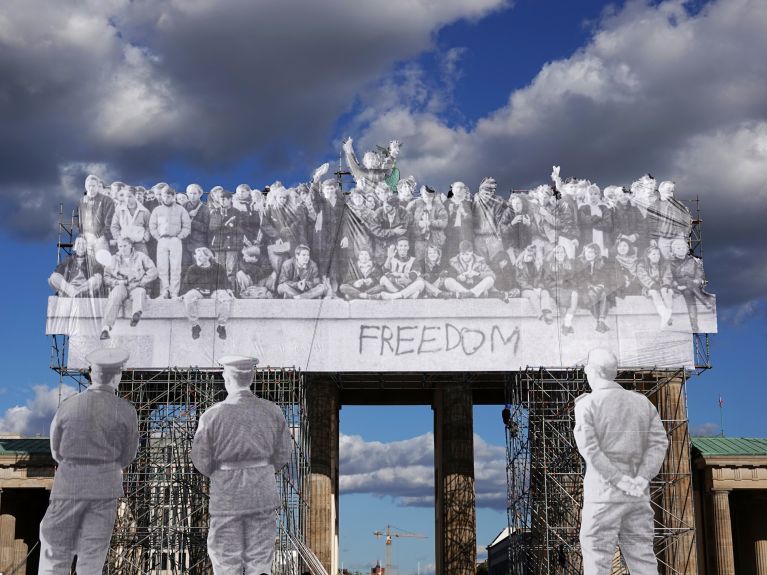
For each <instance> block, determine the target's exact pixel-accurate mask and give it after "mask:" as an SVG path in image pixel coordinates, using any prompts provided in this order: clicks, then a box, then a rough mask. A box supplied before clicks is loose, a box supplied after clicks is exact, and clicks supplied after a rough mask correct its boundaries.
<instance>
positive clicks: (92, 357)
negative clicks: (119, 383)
mask: <svg viewBox="0 0 767 575" xmlns="http://www.w3.org/2000/svg"><path fill="white" fill-rule="evenodd" d="M129 357H130V352H128V351H127V350H125V349H121V348H119V347H107V348H103V349H97V350H96V351H92V352H91V353H89V354H88V355H87V356H86V357H85V359H87V360H88V363H89V364H90V365H91V367H92V368H93V369H99V370H101V371H105V372H113V371H121V370H122V368H123V366H124V365H125V363H126V362H127V361H128V358H129Z"/></svg>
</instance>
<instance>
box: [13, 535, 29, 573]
mask: <svg viewBox="0 0 767 575" xmlns="http://www.w3.org/2000/svg"><path fill="white" fill-rule="evenodd" d="M13 546H14V560H13V566H14V567H16V568H18V569H19V571H18V572H19V573H26V566H27V553H29V549H28V546H27V544H26V543H24V540H23V539H16V541H14V544H13ZM22 566H23V567H24V568H23V569H22V568H21V567H22Z"/></svg>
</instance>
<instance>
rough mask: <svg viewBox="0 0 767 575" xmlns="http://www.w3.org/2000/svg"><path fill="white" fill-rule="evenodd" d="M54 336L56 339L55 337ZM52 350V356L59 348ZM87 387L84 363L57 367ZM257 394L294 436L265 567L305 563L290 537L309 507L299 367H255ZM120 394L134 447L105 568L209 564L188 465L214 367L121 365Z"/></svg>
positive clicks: (163, 574) (173, 574)
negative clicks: (131, 412)
mask: <svg viewBox="0 0 767 575" xmlns="http://www.w3.org/2000/svg"><path fill="white" fill-rule="evenodd" d="M58 345H59V346H60V345H61V342H58ZM59 357H61V356H59ZM57 371H59V373H60V374H61V376H62V377H70V378H74V379H76V380H78V381H79V384H80V386H81V388H83V387H85V386H87V380H88V376H87V373H85V372H78V371H72V370H67V369H66V367H65V366H64V365H63V364H62V365H61V366H60V369H57ZM254 389H255V392H256V395H258V396H259V397H262V398H264V399H267V400H269V401H272V402H274V403H276V404H277V405H278V406H279V407H280V408H281V409H282V412H283V414H284V415H285V419H286V421H287V423H288V426H289V428H290V430H291V433H292V436H293V443H294V449H293V451H292V454H291V459H290V462H289V463H288V465H287V466H285V467H284V468H283V469H282V470H280V472H279V474H278V476H277V485H278V493H279V495H280V498H281V502H282V505H281V507H280V509H279V510H278V512H277V540H276V547H275V560H274V569H273V573H275V574H280V575H296V574H298V573H302V572H303V570H304V565H303V563H302V558H301V554H300V548H299V546H298V545H297V543H296V542H297V541H298V542H300V543H304V542H305V539H306V522H307V520H308V516H309V483H308V476H309V452H310V444H309V429H308V418H307V411H306V397H305V386H304V381H303V375H302V374H301V373H300V372H299V371H296V370H293V369H271V368H265V369H257V370H256V373H255V376H254ZM119 395H120V396H121V397H123V398H124V399H126V400H127V401H130V402H131V404H132V405H133V406H134V407H135V408H136V411H137V413H138V425H139V450H138V454H137V456H136V459H135V460H134V462H133V463H132V464H131V465H130V467H129V468H128V469H127V470H126V471H125V473H124V480H123V485H124V489H125V496H124V497H122V498H121V499H120V500H119V502H118V512H117V521H116V525H115V530H114V532H113V534H112V541H111V544H110V550H109V555H108V557H107V563H106V566H105V570H104V573H105V574H114V575H146V574H153V575H178V574H181V573H185V574H186V573H189V574H191V575H194V574H207V573H210V562H209V560H208V554H207V544H206V538H207V530H208V529H207V527H208V513H207V510H208V480H207V478H205V477H204V476H203V475H201V474H200V473H199V472H197V471H196V470H195V468H194V466H193V465H192V460H191V445H192V439H193V438H194V433H195V431H196V429H197V424H198V421H199V417H200V415H202V413H204V412H205V410H206V409H207V408H209V407H210V406H211V405H213V404H214V403H216V402H218V401H221V400H222V399H224V397H225V396H226V392H225V389H224V382H223V378H222V375H221V370H206V371H201V370H196V369H183V370H182V369H168V370H164V371H140V370H128V371H125V372H124V373H123V377H122V380H121V382H120V391H119Z"/></svg>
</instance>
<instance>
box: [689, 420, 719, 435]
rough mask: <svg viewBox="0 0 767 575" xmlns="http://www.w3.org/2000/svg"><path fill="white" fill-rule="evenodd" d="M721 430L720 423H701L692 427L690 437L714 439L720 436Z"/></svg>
mask: <svg viewBox="0 0 767 575" xmlns="http://www.w3.org/2000/svg"><path fill="white" fill-rule="evenodd" d="M720 431H721V428H720V427H719V424H718V423H712V422H707V423H701V424H699V425H693V426H692V427H690V435H692V436H695V437H712V436H714V435H719V432H720Z"/></svg>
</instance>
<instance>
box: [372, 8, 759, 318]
mask: <svg viewBox="0 0 767 575" xmlns="http://www.w3.org/2000/svg"><path fill="white" fill-rule="evenodd" d="M765 30H767V3H765V2H761V1H759V0H716V1H712V2H709V3H707V4H705V5H704V6H703V7H702V9H701V10H700V11H699V12H697V13H691V12H689V11H688V10H687V3H686V2H683V1H682V0H668V1H666V2H662V3H660V4H657V5H656V4H654V3H649V2H645V1H639V0H633V1H629V2H627V3H626V5H625V7H624V8H623V9H620V10H615V9H614V10H611V11H608V12H606V13H605V15H604V16H603V18H602V19H601V20H600V22H599V23H598V25H597V26H596V28H595V31H594V33H593V36H592V38H591V40H590V41H589V42H588V43H587V44H586V45H585V46H583V47H582V48H580V49H579V50H577V51H576V52H575V53H573V54H572V55H571V56H570V57H568V58H564V59H561V60H557V61H553V62H549V63H547V64H546V65H544V66H543V67H542V68H541V70H540V71H539V73H538V74H537V75H536V76H535V78H533V79H532V81H531V82H530V83H529V85H527V86H525V87H523V88H521V89H518V90H516V91H514V92H513V93H511V94H510V95H509V98H508V101H507V104H506V105H505V106H503V107H502V108H500V109H498V110H495V111H493V112H491V113H489V114H487V115H486V116H485V117H483V118H481V119H479V120H478V121H477V122H476V123H474V124H473V125H459V126H455V125H451V124H450V123H449V122H448V121H447V120H446V119H445V118H443V117H442V116H440V115H439V114H436V113H433V112H431V111H430V110H428V109H423V107H421V106H412V105H411V104H410V102H409V100H408V98H406V97H403V98H400V99H399V101H398V102H397V103H396V104H391V105H387V106H386V108H385V109H379V110H377V113H376V114H373V115H372V119H371V120H370V121H369V122H367V123H366V125H365V133H364V134H363V136H362V137H361V138H359V140H360V145H361V146H368V147H369V146H371V145H374V144H375V143H378V142H385V141H388V140H390V139H392V138H395V137H396V138H398V139H400V140H402V141H403V142H404V144H405V146H404V148H403V155H402V158H401V160H400V170H401V171H402V173H405V174H408V173H413V174H416V175H417V176H418V178H419V179H420V180H422V181H425V182H428V183H430V184H432V185H433V186H437V187H439V188H442V189H445V188H446V186H447V185H448V184H449V183H450V182H452V181H454V180H457V179H460V180H464V181H466V182H467V183H469V185H470V186H474V187H476V185H477V183H478V182H479V180H480V179H481V178H482V177H483V176H485V175H488V174H492V175H493V176H495V178H496V179H497V180H498V181H499V183H500V185H501V189H502V190H503V191H504V192H507V191H508V190H509V189H510V188H511V187H512V186H513V187H515V188H523V187H526V186H532V185H535V184H538V183H543V182H546V181H548V174H549V173H550V171H551V166H552V164H558V165H562V166H563V168H562V169H563V175H565V176H567V175H577V176H580V177H588V178H589V179H591V180H594V181H597V182H598V183H600V184H601V185H608V184H629V183H630V182H631V181H633V180H634V179H636V178H637V177H638V176H639V175H641V174H643V173H645V172H647V171H650V172H652V173H653V174H655V175H656V176H658V177H659V178H661V179H673V180H676V181H677V183H678V186H677V193H678V195H679V196H680V197H683V198H690V199H692V198H694V197H695V196H699V197H700V198H701V206H702V209H703V215H704V217H705V226H704V229H705V238H706V254H707V255H708V258H707V260H706V262H707V270H708V271H709V277H710V279H712V287H713V289H714V291H718V292H719V293H720V297H721V300H722V302H723V303H724V304H726V305H727V304H738V303H743V302H744V301H749V300H752V299H756V298H760V297H762V298H763V297H764V294H765V293H767V271H765V270H767V265H765V264H767V254H765V252H764V250H762V249H761V247H760V246H761V245H762V244H763V243H764V242H763V233H762V232H761V227H762V222H763V221H764V220H765V219H766V218H767V202H765V201H764V200H765V196H766V195H767V191H766V190H765V186H764V184H763V181H762V180H763V179H764V166H765V165H767V138H766V136H767V99H765V97H764V94H765V93H767V60H765V58H764V56H763V55H764V54H765V53H767V34H765V33H764V31H765ZM426 98H427V99H428V97H426ZM733 254H735V257H731V256H732V255H733ZM730 272H732V273H730ZM735 278H737V279H735Z"/></svg>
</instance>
